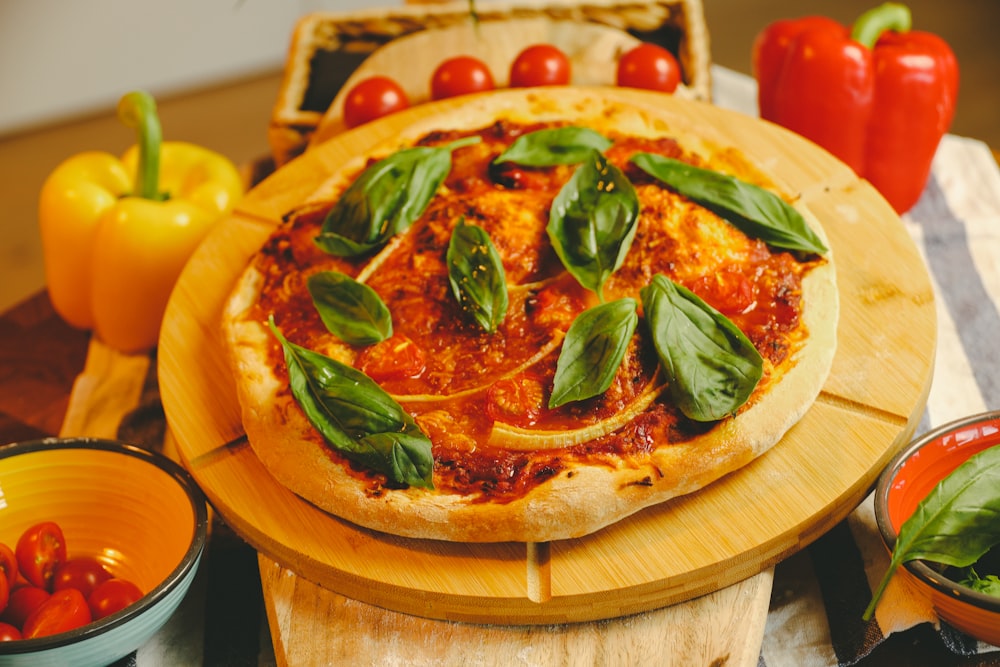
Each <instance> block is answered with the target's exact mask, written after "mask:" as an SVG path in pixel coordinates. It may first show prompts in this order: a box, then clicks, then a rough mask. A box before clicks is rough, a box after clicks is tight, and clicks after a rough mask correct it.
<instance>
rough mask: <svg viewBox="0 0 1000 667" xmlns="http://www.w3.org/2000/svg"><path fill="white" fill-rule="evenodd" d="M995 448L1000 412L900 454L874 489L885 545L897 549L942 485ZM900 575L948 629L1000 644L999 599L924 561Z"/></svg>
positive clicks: (952, 427) (945, 430)
mask: <svg viewBox="0 0 1000 667" xmlns="http://www.w3.org/2000/svg"><path fill="white" fill-rule="evenodd" d="M995 445H1000V411H996V412H987V413H983V414H978V415H973V416H971V417H967V418H964V419H960V420H958V421H954V422H951V423H949V424H945V425H944V426H941V427H939V428H937V429H935V430H933V431H930V432H928V433H926V434H925V435H923V436H922V437H920V438H918V439H917V440H914V441H913V442H912V443H910V444H909V445H908V446H907V447H906V448H905V449H904V450H903V451H902V452H900V453H899V454H897V455H896V457H895V458H894V459H893V460H892V461H891V462H890V463H889V465H888V467H887V468H886V469H885V470H884V471H883V472H882V475H881V476H880V478H879V481H878V486H877V487H876V489H875V518H876V520H877V522H878V528H879V531H880V532H881V534H882V540H883V541H884V542H885V544H886V547H887V548H888V549H889V550H890V551H891V550H892V548H893V546H894V545H895V544H896V538H897V536H898V534H899V528H900V526H902V525H903V523H904V522H905V521H906V520H907V519H908V518H909V517H910V515H912V514H913V512H914V510H915V509H916V507H917V505H918V504H919V503H920V501H922V500H923V499H924V498H925V497H927V494H929V493H930V492H931V490H932V489H933V488H934V487H935V486H936V485H937V483H938V482H939V481H941V480H942V479H944V478H945V477H947V476H948V475H949V474H950V473H951V472H952V471H953V470H955V468H957V467H958V466H959V465H961V464H962V463H964V462H965V460H966V459H968V458H969V457H970V456H972V455H973V454H977V453H979V452H981V451H983V450H985V449H988V448H990V447H993V446H995ZM980 574H981V575H984V574H986V573H984V572H980ZM992 574H997V573H996V572H992ZM897 576H904V577H908V578H910V580H911V581H913V582H915V583H916V588H918V589H919V590H921V591H922V592H924V593H925V594H926V595H927V596H928V598H929V599H930V601H931V604H932V605H933V606H934V610H935V611H936V612H937V614H938V616H939V617H940V618H941V619H942V620H944V621H946V622H948V624H949V625H951V626H952V627H955V628H957V629H959V630H962V631H963V632H966V633H968V634H970V635H972V636H973V637H975V638H977V639H980V640H982V641H985V642H989V643H990V644H995V645H998V646H1000V597H994V596H992V595H986V594H984V593H979V592H977V591H974V590H972V589H970V588H967V587H965V586H962V585H961V584H959V583H958V582H956V581H953V580H951V579H949V578H948V577H946V576H945V575H944V574H942V573H941V572H938V571H937V570H936V569H934V568H933V567H931V566H930V565H928V564H927V563H925V562H924V561H920V560H914V561H910V562H909V563H905V564H904V565H903V567H901V568H900V569H899V571H898V572H897Z"/></svg>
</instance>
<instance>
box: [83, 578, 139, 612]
mask: <svg viewBox="0 0 1000 667" xmlns="http://www.w3.org/2000/svg"><path fill="white" fill-rule="evenodd" d="M141 597H142V591H141V590H139V587H138V586H136V585H135V584H133V583H132V582H131V581H128V580H127V579H118V578H113V579H108V580H107V581H105V582H103V583H101V584H100V585H98V586H97V588H95V589H94V592H93V593H91V594H90V597H88V598H87V604H88V605H89V606H90V614H91V616H92V617H93V619H94V620H95V621H96V620H99V619H102V618H104V617H105V616H110V615H111V614H113V613H115V612H116V611H121V610H122V609H124V608H125V607H127V606H129V605H130V604H132V603H133V602H135V601H136V600H138V599H139V598H141Z"/></svg>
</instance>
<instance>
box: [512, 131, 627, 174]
mask: <svg viewBox="0 0 1000 667" xmlns="http://www.w3.org/2000/svg"><path fill="white" fill-rule="evenodd" d="M613 143H614V142H613V141H611V140H610V139H608V138H607V137H605V136H604V135H602V134H599V133H597V132H595V131H594V130H591V129H590V128H587V127H575V126H569V127H557V128H549V129H544V130H536V131H534V132H529V133H528V134H522V135H521V136H520V137H518V138H517V139H515V140H514V143H512V144H511V145H510V146H508V147H507V150H505V151H504V152H503V153H501V154H500V155H499V156H497V157H496V159H494V160H493V162H494V163H497V162H515V163H517V164H519V165H522V166H524V167H552V166H555V165H557V164H576V163H578V162H583V161H584V160H586V159H587V158H588V157H589V156H590V153H591V151H595V150H596V151H599V152H602V153H603V152H604V151H606V150H607V149H608V148H610V147H611V145H612V144H613Z"/></svg>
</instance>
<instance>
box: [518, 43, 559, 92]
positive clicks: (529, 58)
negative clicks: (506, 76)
mask: <svg viewBox="0 0 1000 667" xmlns="http://www.w3.org/2000/svg"><path fill="white" fill-rule="evenodd" d="M570 71H571V68H570V63H569V58H567V57H566V54H565V53H563V52H562V51H560V50H559V49H557V48H556V47H554V46H552V45H551V44H535V45H534V46H529V47H528V48H526V49H524V50H523V51H521V53H519V54H518V55H517V58H515V59H514V63H513V64H512V65H511V66H510V85H511V88H529V87H531V86H564V85H566V84H567V83H569V77H570Z"/></svg>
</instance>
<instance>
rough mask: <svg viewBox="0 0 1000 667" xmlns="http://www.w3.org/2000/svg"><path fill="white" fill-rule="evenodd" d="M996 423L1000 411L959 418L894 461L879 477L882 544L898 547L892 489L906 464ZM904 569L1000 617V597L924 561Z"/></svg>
mask: <svg viewBox="0 0 1000 667" xmlns="http://www.w3.org/2000/svg"><path fill="white" fill-rule="evenodd" d="M996 420H1000V410H993V411H990V412H981V413H978V414H974V415H970V416H968V417H963V418H961V419H956V420H954V421H951V422H948V423H947V424H942V425H941V426H938V427H937V428H935V429H932V430H930V431H927V432H926V433H924V434H923V435H921V436H920V437H918V438H916V439H915V440H913V441H911V442H910V443H909V444H908V445H906V447H904V448H903V449H902V451H900V452H899V453H898V454H896V456H894V457H893V458H892V460H891V461H890V462H889V464H888V465H887V466H886V467H885V469H884V470H883V471H882V474H881V475H879V479H878V484H877V485H876V487H875V523H876V525H877V526H878V530H879V533H881V535H882V542H883V543H884V544H885V546H886V548H888V549H889V551H890V552H891V551H892V549H893V547H895V545H896V539H897V534H896V531H895V529H894V528H893V527H892V522H891V521H890V520H889V505H888V504H889V490H890V489H891V488H892V485H893V483H894V482H895V480H896V475H897V474H898V472H899V469H900V468H901V467H902V465H903V463H905V462H906V461H907V460H908V459H909V458H910V457H911V456H913V455H914V454H915V453H916V452H917V451H919V450H920V449H921V448H923V447H924V446H925V445H927V444H928V443H930V442H933V441H935V440H937V439H939V438H941V437H942V436H944V435H947V434H948V433H951V432H952V431H957V430H959V429H962V428H964V427H967V426H972V425H973V424H978V423H980V422H986V421H996ZM903 567H904V568H906V570H907V571H908V572H909V573H910V574H911V575H913V576H914V577H915V578H916V579H917V580H918V581H921V582H923V583H924V584H926V585H928V586H930V587H931V588H933V589H935V590H937V591H938V592H940V593H942V594H944V595H946V596H947V597H949V598H952V599H954V600H958V601H960V602H964V603H966V604H969V605H972V606H973V607H976V608H977V609H982V610H985V611H988V612H990V613H995V614H1000V597H997V596H995V595H988V594H986V593H980V592H979V591H975V590H973V589H971V588H969V587H968V586H963V585H962V584H960V583H958V582H957V581H955V580H954V579H949V578H948V577H946V576H945V575H944V574H942V573H941V572H939V571H937V570H935V569H934V568H933V567H931V566H930V565H928V564H927V563H926V562H925V561H922V560H911V561H908V562H906V563H903Z"/></svg>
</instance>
